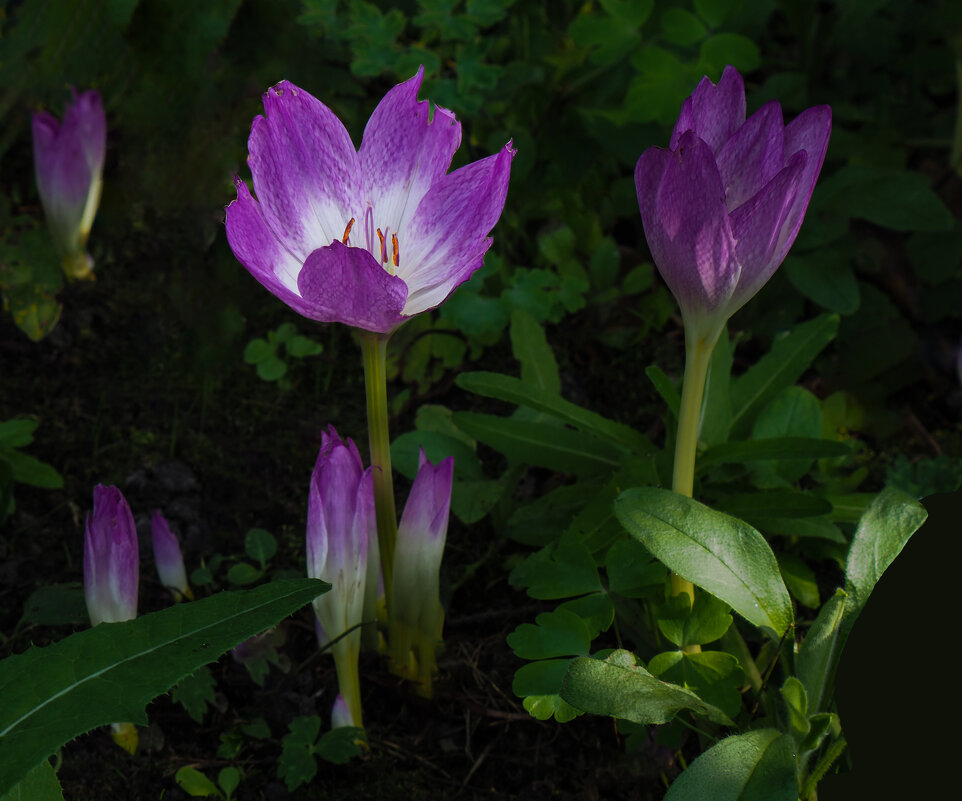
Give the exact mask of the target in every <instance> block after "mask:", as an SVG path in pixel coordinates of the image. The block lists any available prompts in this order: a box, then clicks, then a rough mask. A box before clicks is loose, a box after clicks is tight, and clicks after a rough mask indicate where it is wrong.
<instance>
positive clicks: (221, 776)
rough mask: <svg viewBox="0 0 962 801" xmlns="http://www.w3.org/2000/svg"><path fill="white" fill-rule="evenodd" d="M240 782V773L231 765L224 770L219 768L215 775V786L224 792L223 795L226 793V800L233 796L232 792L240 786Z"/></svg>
mask: <svg viewBox="0 0 962 801" xmlns="http://www.w3.org/2000/svg"><path fill="white" fill-rule="evenodd" d="M240 780H241V774H240V771H239V770H238V769H237V768H235V767H234V766H233V765H228V766H227V767H226V768H221V769H220V771H218V773H217V784H218V785H219V786H220V788H221V789H222V790H223V791H224V793H226V795H227V797H228V798H230V797H231V796H232V795H234V790H236V789H237V787H238V786H239V785H240Z"/></svg>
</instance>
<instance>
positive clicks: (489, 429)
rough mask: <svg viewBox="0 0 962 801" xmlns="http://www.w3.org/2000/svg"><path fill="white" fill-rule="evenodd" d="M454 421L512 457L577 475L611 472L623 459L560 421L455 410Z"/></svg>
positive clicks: (590, 437)
mask: <svg viewBox="0 0 962 801" xmlns="http://www.w3.org/2000/svg"><path fill="white" fill-rule="evenodd" d="M454 422H455V424H456V425H457V426H458V428H460V429H461V430H462V431H463V432H464V433H466V434H468V435H469V436H472V437H474V438H475V439H476V440H478V442H483V443H484V444H485V445H489V446H491V447H492V448H494V449H495V450H497V451H500V452H501V453H503V454H504V455H505V456H507V457H508V458H509V459H511V460H512V461H515V462H519V463H522V464H530V465H534V466H536V467H544V468H547V469H548V470H557V471H558V472H562V473H574V474H575V475H588V474H591V473H598V472H610V471H611V470H612V469H614V468H616V467H617V466H618V464H619V462H620V459H621V452H620V451H619V450H618V449H617V448H616V447H615V446H614V445H611V444H609V443H607V442H603V441H601V440H599V439H596V438H595V437H592V436H589V435H588V434H582V433H581V432H579V431H571V430H569V429H567V428H561V427H560V426H557V425H549V424H547V423H539V422H534V421H526V420H512V419H508V418H505V417H498V416H496V415H491V414H479V413H476V412H455V413H454Z"/></svg>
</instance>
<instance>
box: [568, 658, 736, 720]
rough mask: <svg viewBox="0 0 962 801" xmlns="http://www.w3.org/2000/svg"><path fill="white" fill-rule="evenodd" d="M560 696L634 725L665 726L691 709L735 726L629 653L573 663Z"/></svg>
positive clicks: (576, 704) (598, 712)
mask: <svg viewBox="0 0 962 801" xmlns="http://www.w3.org/2000/svg"><path fill="white" fill-rule="evenodd" d="M560 694H561V697H562V698H563V699H564V700H565V701H567V702H568V703H569V704H571V705H572V706H573V707H575V709H581V710H584V711H585V712H590V713H591V714H593V715H611V716H612V717H615V718H621V719H623V720H630V721H632V722H633V723H643V724H646V725H648V724H660V723H667V722H668V721H669V720H671V719H672V718H674V717H675V715H676V714H677V713H678V712H680V711H681V710H683V709H690V710H692V711H693V712H695V714H697V715H701V716H702V717H706V718H708V719H709V720H711V721H714V722H715V723H720V724H722V725H724V726H732V725H734V724H733V723H732V721H731V719H730V718H729V717H728V715H726V714H725V713H724V712H722V711H721V710H720V709H718V708H717V707H715V706H712V705H711V704H708V703H705V702H704V701H703V700H702V699H701V698H699V697H698V696H697V695H695V693H693V692H691V691H690V690H686V689H685V688H684V687H679V686H678V685H676V684H669V683H667V682H664V681H661V680H660V679H658V678H656V677H655V676H653V675H651V673H649V672H648V671H647V670H646V669H645V668H644V667H643V666H641V665H638V664H636V663H635V657H634V655H633V654H631V653H629V652H628V651H615V652H614V653H612V654H611V656H609V657H608V658H607V659H605V660H601V659H593V658H592V657H589V656H582V657H578V658H577V659H575V660H573V661H572V663H571V665H570V667H569V668H568V672H567V674H565V679H564V685H563V686H562V688H561V693H560Z"/></svg>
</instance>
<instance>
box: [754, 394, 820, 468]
mask: <svg viewBox="0 0 962 801" xmlns="http://www.w3.org/2000/svg"><path fill="white" fill-rule="evenodd" d="M821 436H822V407H821V404H820V403H819V400H818V398H816V397H815V396H814V395H813V394H812V393H811V392H809V391H808V390H807V389H805V388H804V387H788V388H786V389H783V390H782V391H781V392H779V393H778V394H777V395H776V396H775V397H774V398H772V399H771V400H770V401H769V402H768V403H767V404H765V406H764V407H762V410H761V411H760V412H759V413H758V417H757V418H755V425H754V426H753V427H752V438H753V439H755V440H760V439H775V438H778V437H805V438H808V439H818V438H820V437H821ZM812 462H813V460H812V459H780V460H778V463H777V464H774V465H763V466H761V467H760V469H758V470H757V475H758V476H759V477H761V478H764V477H765V476H766V475H772V474H777V475H778V476H780V477H781V478H783V479H784V480H785V481H788V482H789V483H795V482H796V481H798V480H799V479H800V478H801V477H802V476H804V475H805V474H806V473H807V472H808V471H809V470H810V469H811V467H812Z"/></svg>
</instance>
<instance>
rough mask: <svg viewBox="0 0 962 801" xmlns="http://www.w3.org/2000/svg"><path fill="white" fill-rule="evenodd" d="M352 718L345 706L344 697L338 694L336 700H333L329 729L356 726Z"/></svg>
mask: <svg viewBox="0 0 962 801" xmlns="http://www.w3.org/2000/svg"><path fill="white" fill-rule="evenodd" d="M356 725H357V724H356V723H355V722H354V718H353V717H352V716H351V710H350V708H349V707H348V705H347V701H345V700H344V696H343V695H341V694H340V693H338V694H337V698H335V699H334V706H333V707H331V728H332V729H339V728H342V727H344V726H356Z"/></svg>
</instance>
